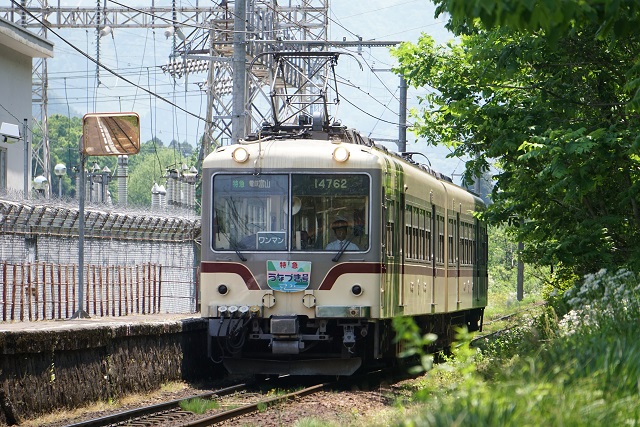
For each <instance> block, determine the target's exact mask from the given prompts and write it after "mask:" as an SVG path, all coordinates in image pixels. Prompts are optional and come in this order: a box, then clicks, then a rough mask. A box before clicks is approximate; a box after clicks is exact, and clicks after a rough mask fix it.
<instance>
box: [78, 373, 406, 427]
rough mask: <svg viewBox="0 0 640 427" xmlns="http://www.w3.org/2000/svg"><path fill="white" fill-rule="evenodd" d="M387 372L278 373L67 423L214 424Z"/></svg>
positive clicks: (96, 426) (135, 426)
mask: <svg viewBox="0 0 640 427" xmlns="http://www.w3.org/2000/svg"><path fill="white" fill-rule="evenodd" d="M390 372H392V370H387V369H385V370H376V371H373V372H367V373H363V374H362V375H358V376H354V377H349V378H341V380H340V381H337V380H336V381H328V382H314V383H312V384H309V382H308V381H307V383H306V384H304V385H301V384H300V381H301V379H300V378H297V379H296V378H294V379H293V381H294V382H293V383H292V381H291V380H292V378H291V377H280V378H277V379H271V380H266V382H261V383H242V384H237V385H233V386H230V387H226V388H223V389H219V390H215V391H212V392H208V393H203V394H199V395H195V396H191V397H188V398H183V399H178V400H172V401H170V402H165V403H160V404H155V405H150V406H146V407H141V408H136V409H131V410H127V411H123V412H119V413H116V414H111V415H107V416H103V417H99V418H94V419H91V420H86V421H82V422H78V423H74V424H69V425H67V426H66V427H106V426H127V427H143V426H144V427H152V426H164V427H167V426H182V427H205V426H213V425H217V424H219V423H222V422H224V421H228V420H231V419H235V418H239V417H242V416H244V415H247V414H251V413H253V412H258V411H262V410H264V409H265V408H268V407H272V406H276V405H280V404H283V403H286V402H289V403H291V402H296V401H297V400H299V399H300V398H302V397H305V396H310V395H313V394H315V393H319V392H321V391H323V390H327V389H334V390H348V389H349V388H350V387H352V386H353V385H355V384H358V383H359V382H364V383H368V382H372V381H373V382H376V381H377V382H379V381H382V380H383V378H388V376H389V375H390ZM402 372H404V371H402ZM391 375H392V376H396V375H398V373H397V372H396V373H394V374H391ZM403 378H404V375H403ZM300 387H302V388H300ZM293 388H296V390H295V391H289V392H283V393H276V395H273V393H272V392H273V391H274V390H291V389H293ZM256 389H262V390H269V391H268V392H265V391H263V392H260V391H256ZM234 396H235V397H234ZM190 399H203V400H213V399H215V400H220V401H221V407H222V408H223V409H220V410H217V411H216V412H214V413H211V412H208V413H206V414H195V413H193V412H190V411H187V410H184V409H182V408H181V402H183V401H186V400H190ZM225 399H231V401H226V402H224V400H225Z"/></svg>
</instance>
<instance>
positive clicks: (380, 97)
mask: <svg viewBox="0 0 640 427" xmlns="http://www.w3.org/2000/svg"><path fill="white" fill-rule="evenodd" d="M104 1H105V0H102V2H104ZM197 1H199V4H200V5H201V6H204V7H208V6H211V5H213V4H215V3H214V2H211V1H203V0H175V2H176V6H177V7H193V6H195V5H196V2H197ZM31 3H32V4H35V3H38V2H35V1H32V2H31ZM123 3H124V2H123ZM154 3H155V5H156V6H159V7H162V6H165V7H170V5H171V1H170V0H155V1H154ZM285 3H287V2H283V1H280V2H279V4H281V5H282V4H285ZM291 3H292V4H298V3H299V2H298V1H297V0H291ZM9 4H10V1H9V0H0V6H2V7H8V5H9ZM60 4H61V5H62V6H77V7H83V8H92V7H95V5H96V2H95V1H87V0H75V1H65V0H60ZM106 4H107V7H114V8H119V7H120V6H119V5H117V4H114V3H111V2H110V1H107V2H106ZM126 4H127V5H129V6H132V7H149V6H150V5H151V1H140V0H134V1H127V2H126ZM434 9H435V7H434V5H433V4H432V3H431V2H430V1H428V0H412V1H411V0H409V1H407V0H385V1H383V0H368V1H365V0H334V1H331V2H330V4H329V39H331V40H342V39H343V38H344V39H346V40H355V39H356V37H357V36H360V37H362V39H363V40H382V41H412V42H416V41H417V40H418V38H419V36H420V34H421V33H426V34H428V35H430V36H432V37H433V38H434V39H435V40H436V42H437V43H445V42H447V41H449V40H450V39H452V38H453V36H452V35H451V34H450V33H448V32H447V31H446V30H445V28H444V24H445V19H444V18H443V17H440V18H438V19H436V18H434ZM54 31H55V33H57V34H59V35H60V36H62V37H63V38H64V39H65V40H66V41H67V42H69V43H71V44H72V45H73V46H75V47H76V48H77V49H79V50H81V51H83V52H85V53H87V54H88V55H90V56H91V57H94V58H95V57H96V56H97V44H98V43H97V36H96V32H95V30H94V29H54ZM48 38H49V39H50V40H51V41H52V42H53V43H54V44H55V46H54V58H53V59H51V60H49V61H48V75H49V114H53V113H57V114H63V115H70V116H82V115H84V114H85V113H87V112H108V111H135V112H137V113H138V114H140V116H141V126H142V128H141V132H142V140H143V141H147V140H149V139H151V138H152V137H153V136H156V137H157V138H159V139H160V140H162V141H163V142H164V143H165V145H166V144H168V143H169V142H171V141H172V140H177V141H180V142H184V141H186V142H188V143H190V144H191V145H193V146H195V145H196V144H197V141H198V140H199V136H200V135H201V134H202V132H203V130H204V122H202V121H201V120H197V119H194V118H193V117H192V116H191V115H189V114H186V113H184V112H182V111H180V110H179V109H177V108H175V107H173V106H171V105H170V104H168V103H166V102H164V101H162V100H159V99H157V98H154V97H152V96H150V95H149V94H147V93H145V92H144V91H142V90H140V89H138V88H135V87H133V86H132V85H130V84H129V83H127V82H124V81H123V80H121V79H119V78H117V77H115V76H113V75H111V74H109V73H108V72H107V71H105V70H99V71H97V69H96V65H95V64H94V63H92V62H90V61H89V60H87V59H86V58H85V57H84V56H82V55H81V54H80V53H78V52H77V51H76V50H75V49H74V48H73V47H71V46H69V44H67V43H66V42H65V41H63V40H62V39H60V38H59V37H57V36H56V35H55V34H52V32H50V33H49V34H48ZM172 43H173V40H172V38H171V37H169V38H166V37H165V35H164V31H163V30H161V29H156V30H152V29H114V30H113V32H112V33H111V34H110V35H107V36H104V37H102V38H100V41H99V47H100V61H101V62H102V63H104V64H105V65H107V66H108V67H109V68H111V69H113V70H117V72H118V73H119V74H121V75H123V76H125V77H126V78H127V79H129V80H131V81H133V82H135V83H136V84H138V85H140V86H143V87H145V88H148V89H149V90H151V91H153V92H155V93H158V94H160V95H161V96H162V97H163V98H165V99H167V100H169V101H171V102H173V103H174V104H176V105H178V106H180V107H182V108H184V109H185V110H187V111H189V112H191V113H193V115H197V116H200V117H204V116H205V114H206V95H205V94H204V92H202V91H200V90H199V87H198V85H197V83H198V82H202V81H204V80H205V79H206V74H205V73H200V74H191V75H189V77H188V79H184V78H182V79H176V80H173V79H171V78H170V77H169V76H168V75H165V74H163V73H162V71H161V70H160V68H159V67H160V66H161V65H164V64H165V63H166V62H167V60H168V58H169V55H170V53H171V47H172ZM351 51H352V52H354V53H355V56H356V57H357V59H358V62H360V64H361V65H362V66H363V68H364V71H361V70H360V68H359V65H358V63H357V62H356V61H355V60H353V59H350V58H348V57H345V56H343V57H341V58H340V60H339V63H338V67H337V69H336V72H337V74H338V76H339V78H340V79H343V80H346V81H348V82H349V84H350V85H352V86H354V87H349V85H345V86H344V87H339V91H340V95H341V96H342V97H343V98H345V99H346V100H348V102H341V104H340V107H339V110H338V112H337V113H338V114H337V117H336V118H338V119H340V120H341V121H342V123H343V124H345V125H347V127H349V128H356V129H358V130H360V131H361V133H363V134H364V135H366V136H370V137H372V138H373V139H374V140H375V139H378V140H380V139H397V137H398V127H397V125H394V123H397V122H398V105H399V78H398V76H396V75H394V74H393V73H392V72H390V69H391V67H393V66H394V65H395V60H394V59H393V58H392V56H391V55H390V53H389V51H388V48H386V47H374V48H363V49H362V50H361V52H360V53H359V54H358V53H357V52H356V49H355V48H354V49H351ZM426 90H427V89H413V88H409V92H408V105H409V107H412V106H417V105H418V101H417V96H419V95H420V94H424V93H425V91H426ZM351 103H353V104H355V105H356V106H357V107H352V106H351V105H350V104H351ZM408 121H409V122H411V118H410V117H408ZM407 140H408V142H407V151H420V152H423V153H424V154H426V155H427V157H429V158H430V159H431V162H432V166H433V167H434V169H436V170H439V171H441V172H443V173H445V174H449V175H457V174H460V173H462V171H463V168H464V162H463V161H461V160H459V159H445V156H446V154H447V153H448V151H447V150H446V149H444V148H433V147H427V145H426V144H425V142H424V141H419V140H418V141H417V142H416V137H415V136H414V135H413V134H412V133H411V132H408V134H407ZM382 144H384V145H386V146H387V147H388V148H390V149H392V150H396V149H397V148H396V146H395V144H394V143H391V142H382Z"/></svg>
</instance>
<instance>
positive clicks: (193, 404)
mask: <svg viewBox="0 0 640 427" xmlns="http://www.w3.org/2000/svg"><path fill="white" fill-rule="evenodd" d="M180 408H182V409H183V410H185V411H189V412H193V413H194V414H204V413H205V412H207V411H209V410H211V409H219V408H220V404H219V403H218V402H216V401H215V400H209V399H202V398H200V397H197V398H193V399H187V400H181V401H180Z"/></svg>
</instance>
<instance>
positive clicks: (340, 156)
mask: <svg viewBox="0 0 640 427" xmlns="http://www.w3.org/2000/svg"><path fill="white" fill-rule="evenodd" d="M350 155H351V153H349V150H347V149H346V147H337V148H336V149H335V150H333V158H334V159H335V161H336V162H340V163H344V162H346V161H347V160H349V156H350Z"/></svg>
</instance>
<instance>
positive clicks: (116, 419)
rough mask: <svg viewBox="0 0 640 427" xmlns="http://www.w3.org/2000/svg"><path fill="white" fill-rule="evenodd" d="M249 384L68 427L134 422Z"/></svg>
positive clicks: (89, 426)
mask: <svg viewBox="0 0 640 427" xmlns="http://www.w3.org/2000/svg"><path fill="white" fill-rule="evenodd" d="M246 387H247V384H245V383H243V384H236V385H232V386H230V387H225V388H222V389H220V390H216V391H211V392H208V393H202V394H199V395H195V396H190V397H186V398H182V399H176V400H172V401H169V402H164V403H158V404H156V405H151V406H145V407H142V408H135V409H130V410H128V411H123V412H118V413H117V414H112V415H107V416H104V417H100V418H94V419H91V420H87V421H81V422H78V423H75V424H68V425H67V426H66V427H103V426H107V425H111V424H116V423H120V422H123V421H129V420H133V419H135V418H140V417H146V416H149V415H153V414H159V413H162V412H166V411H170V410H173V409H176V408H179V407H180V402H182V401H184V400H189V399H198V398H200V399H208V398H210V397H211V396H224V395H227V394H231V393H234V392H236V391H239V390H242V389H245V388H246Z"/></svg>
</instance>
